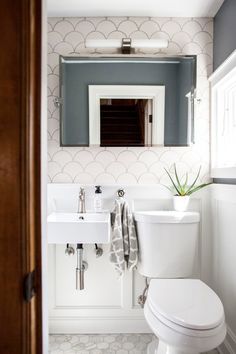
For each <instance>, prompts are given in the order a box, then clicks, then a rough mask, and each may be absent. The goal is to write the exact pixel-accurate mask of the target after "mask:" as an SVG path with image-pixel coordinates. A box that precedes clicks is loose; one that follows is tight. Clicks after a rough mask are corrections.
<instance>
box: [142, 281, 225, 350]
mask: <svg viewBox="0 0 236 354" xmlns="http://www.w3.org/2000/svg"><path fill="white" fill-rule="evenodd" d="M144 315H145V318H146V321H147V323H148V324H149V326H150V328H151V330H152V331H153V332H154V334H155V335H156V336H157V338H158V340H156V341H154V342H152V343H151V344H150V345H149V347H148V351H147V353H148V354H187V353H188V354H197V353H201V352H206V351H209V350H212V349H214V348H216V347H217V346H219V345H220V344H221V343H222V342H223V340H224V338H225V335H226V325H225V318H224V309H223V305H222V303H221V301H220V299H219V297H218V296H217V295H216V294H215V293H214V291H213V290H212V289H210V288H209V287H208V286H207V285H206V284H204V283H203V282H202V281H200V280H198V279H153V280H151V282H150V287H149V292H148V297H147V301H146V304H145V307H144Z"/></svg>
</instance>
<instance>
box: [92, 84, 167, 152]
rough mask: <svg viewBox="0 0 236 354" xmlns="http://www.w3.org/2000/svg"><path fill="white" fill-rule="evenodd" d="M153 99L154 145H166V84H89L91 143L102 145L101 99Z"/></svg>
mask: <svg viewBox="0 0 236 354" xmlns="http://www.w3.org/2000/svg"><path fill="white" fill-rule="evenodd" d="M107 98H111V99H112V98H113V99H115V98H117V99H125V98H126V99H127V98H132V99H152V100H153V129H152V145H153V146H160V145H161V146H163V145H164V126H165V86H136V85H89V145H95V146H100V99H107Z"/></svg>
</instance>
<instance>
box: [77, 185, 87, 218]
mask: <svg viewBox="0 0 236 354" xmlns="http://www.w3.org/2000/svg"><path fill="white" fill-rule="evenodd" d="M78 213H86V210H85V190H84V188H80V191H79V205H78Z"/></svg>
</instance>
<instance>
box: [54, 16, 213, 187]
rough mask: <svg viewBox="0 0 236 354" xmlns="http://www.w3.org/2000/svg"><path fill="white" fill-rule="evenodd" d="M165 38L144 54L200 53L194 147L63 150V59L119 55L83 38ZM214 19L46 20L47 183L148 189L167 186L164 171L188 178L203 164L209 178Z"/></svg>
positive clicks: (76, 148) (203, 174) (69, 148)
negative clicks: (58, 101) (59, 100)
mask: <svg viewBox="0 0 236 354" xmlns="http://www.w3.org/2000/svg"><path fill="white" fill-rule="evenodd" d="M123 37H131V38H142V39H143V38H167V39H168V41H169V46H168V48H167V49H161V50H158V51H155V50H153V49H150V50H148V51H145V53H142V52H141V51H140V52H139V53H140V54H141V55H148V54H152V55H158V54H166V55H180V54H185V55H187V54H189V55H193V54H194V55H197V96H198V98H200V99H201V102H200V103H199V104H196V107H195V111H196V116H195V117H196V118H195V141H196V142H195V144H194V145H192V146H190V147H142V148H138V147H129V148H126V147H109V148H104V147H84V148H82V147H81V148H80V147H60V145H59V110H58V109H57V108H56V107H55V106H54V102H53V101H54V99H55V97H56V96H58V95H59V55H67V56H78V55H85V56H86V55H93V54H94V55H97V54H99V53H102V54H115V53H116V50H109V52H108V51H107V50H106V52H105V51H102V50H100V51H99V52H98V50H95V49H86V48H85V40H86V39H88V38H90V39H92V38H93V39H102V38H110V39H111V38H123ZM212 47H213V20H212V19H211V18H146V17H134V18H132V17H128V18H126V17H125V18H123V17H122V18H120V17H111V18H110V17H109V18H107V17H106V18H102V17H96V18H73V17H70V18H49V20H48V181H49V183H80V184H95V183H96V184H103V185H104V184H109V185H111V184H119V185H136V184H142V185H149V184H157V183H166V182H167V176H166V173H165V170H164V168H167V169H171V168H173V163H176V164H177V167H178V170H179V171H180V173H181V174H184V173H185V172H186V171H188V172H189V174H190V178H193V176H194V175H195V174H196V171H197V170H198V168H199V166H200V165H201V166H202V171H201V179H202V180H204V181H205V180H208V179H209V84H208V80H207V77H208V76H209V75H210V74H211V72H212Z"/></svg>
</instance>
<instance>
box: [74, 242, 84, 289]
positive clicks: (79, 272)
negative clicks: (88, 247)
mask: <svg viewBox="0 0 236 354" xmlns="http://www.w3.org/2000/svg"><path fill="white" fill-rule="evenodd" d="M76 253H77V266H76V290H83V289H84V265H83V245H82V243H77V247H76Z"/></svg>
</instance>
